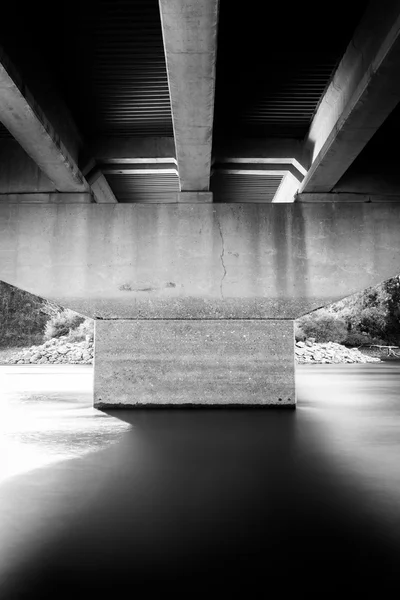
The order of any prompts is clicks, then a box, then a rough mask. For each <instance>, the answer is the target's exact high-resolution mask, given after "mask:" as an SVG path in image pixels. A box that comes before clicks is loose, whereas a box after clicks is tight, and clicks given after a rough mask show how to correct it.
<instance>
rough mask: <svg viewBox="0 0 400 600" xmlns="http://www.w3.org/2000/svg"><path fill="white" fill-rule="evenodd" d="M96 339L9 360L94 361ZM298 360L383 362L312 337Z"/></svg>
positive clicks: (63, 340)
mask: <svg viewBox="0 0 400 600" xmlns="http://www.w3.org/2000/svg"><path fill="white" fill-rule="evenodd" d="M93 352H94V346H93V340H92V339H86V341H82V342H71V341H68V338H67V337H60V338H53V339H51V340H49V341H47V342H45V343H44V344H42V345H40V346H31V347H30V348H24V349H23V350H20V351H19V352H15V353H14V354H12V355H11V356H10V357H9V358H8V359H7V360H6V361H5V363H6V364H11V365H13V364H14V365H24V364H25V365H26V364H34V365H37V364H38V365H46V364H70V365H90V364H92V363H93ZM295 357H296V362H297V363H299V364H304V363H307V364H309V363H315V364H321V363H322V364H340V363H372V362H380V359H379V358H376V357H372V356H367V355H366V354H363V353H362V352H360V351H359V350H357V349H356V348H346V346H342V345H341V344H336V343H334V342H327V343H326V344H317V343H316V342H315V341H313V340H312V339H310V340H306V341H305V342H296V345H295Z"/></svg>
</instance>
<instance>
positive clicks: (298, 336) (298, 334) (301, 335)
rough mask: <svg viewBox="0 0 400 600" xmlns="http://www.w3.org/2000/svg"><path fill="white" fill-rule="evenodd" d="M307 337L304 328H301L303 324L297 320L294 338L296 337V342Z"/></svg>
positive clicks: (302, 340)
mask: <svg viewBox="0 0 400 600" xmlns="http://www.w3.org/2000/svg"><path fill="white" fill-rule="evenodd" d="M306 337H307V336H306V334H305V333H304V331H303V329H302V328H301V325H300V324H299V322H298V321H295V322H294V338H295V340H296V342H304V340H305V339H306Z"/></svg>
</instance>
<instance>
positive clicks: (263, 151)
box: [214, 138, 308, 175]
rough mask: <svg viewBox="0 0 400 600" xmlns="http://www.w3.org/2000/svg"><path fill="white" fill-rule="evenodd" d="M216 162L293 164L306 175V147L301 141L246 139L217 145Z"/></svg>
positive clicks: (215, 151)
mask: <svg viewBox="0 0 400 600" xmlns="http://www.w3.org/2000/svg"><path fill="white" fill-rule="evenodd" d="M214 155H215V162H238V161H242V162H249V163H257V162H258V163H260V164H262V163H268V162H270V163H279V162H282V161H283V162H285V163H291V164H293V165H295V166H296V168H297V169H298V170H299V171H300V172H301V173H303V175H305V174H306V169H307V168H308V162H307V156H306V154H305V152H304V145H303V143H302V142H301V141H300V140H296V139H284V138H282V139H281V138H266V139H261V138H260V139H258V138H254V139H252V138H245V139H239V140H228V141H224V142H221V143H217V144H215V150H214Z"/></svg>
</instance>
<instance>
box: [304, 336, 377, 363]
mask: <svg viewBox="0 0 400 600" xmlns="http://www.w3.org/2000/svg"><path fill="white" fill-rule="evenodd" d="M294 352H295V357H296V362H298V363H301V364H304V363H314V364H315V363H319V364H321V363H325V364H339V363H371V362H381V361H380V359H379V358H374V357H372V356H366V355H365V354H363V353H362V352H360V351H359V350H357V349H356V348H346V346H342V344H337V343H335V342H327V343H326V344H316V343H315V340H314V339H312V338H310V339H308V340H306V341H305V342H296V346H295V349H294Z"/></svg>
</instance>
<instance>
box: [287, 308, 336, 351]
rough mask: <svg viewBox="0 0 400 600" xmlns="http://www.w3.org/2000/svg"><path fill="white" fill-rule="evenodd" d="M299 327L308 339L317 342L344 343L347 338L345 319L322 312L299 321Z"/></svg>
mask: <svg viewBox="0 0 400 600" xmlns="http://www.w3.org/2000/svg"><path fill="white" fill-rule="evenodd" d="M298 324H299V327H300V328H301V330H302V331H303V332H304V334H305V336H306V337H307V338H315V341H316V342H319V343H323V342H338V343H339V344H340V343H342V342H343V341H344V340H345V339H346V336H347V324H346V321H345V320H344V319H341V318H340V317H338V316H336V315H335V314H333V313H330V312H328V311H326V310H321V311H318V313H317V312H315V313H312V314H310V315H306V316H305V317H302V318H301V319H299V322H298Z"/></svg>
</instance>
